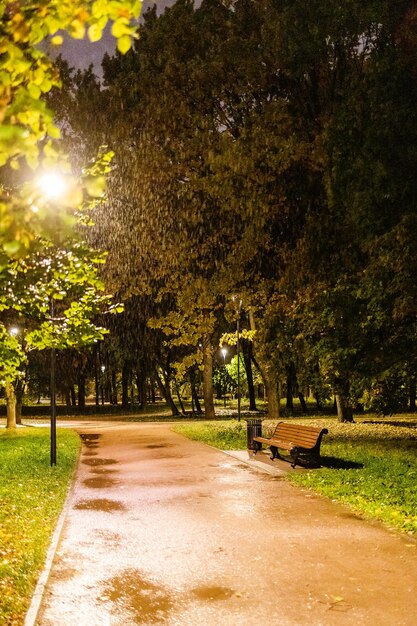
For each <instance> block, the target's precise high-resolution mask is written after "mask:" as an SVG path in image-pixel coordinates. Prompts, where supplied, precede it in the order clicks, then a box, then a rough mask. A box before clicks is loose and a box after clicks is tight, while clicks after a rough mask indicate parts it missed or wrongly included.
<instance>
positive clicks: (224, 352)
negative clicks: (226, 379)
mask: <svg viewBox="0 0 417 626" xmlns="http://www.w3.org/2000/svg"><path fill="white" fill-rule="evenodd" d="M221 353H222V355H223V367H224V371H225V373H226V354H227V348H222V349H221ZM224 408H226V393H224Z"/></svg>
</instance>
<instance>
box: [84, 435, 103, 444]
mask: <svg viewBox="0 0 417 626" xmlns="http://www.w3.org/2000/svg"><path fill="white" fill-rule="evenodd" d="M80 437H81V439H82V440H83V441H84V443H88V442H92V441H98V439H100V437H101V435H100V434H96V433H81V435H80Z"/></svg>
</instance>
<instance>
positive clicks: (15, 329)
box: [9, 326, 19, 337]
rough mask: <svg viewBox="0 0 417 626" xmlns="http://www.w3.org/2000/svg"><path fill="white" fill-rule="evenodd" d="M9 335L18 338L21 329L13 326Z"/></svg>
mask: <svg viewBox="0 0 417 626" xmlns="http://www.w3.org/2000/svg"><path fill="white" fill-rule="evenodd" d="M9 334H10V335H11V336H12V337H16V335H18V334H19V329H18V327H17V326H12V328H11V329H10V330H9Z"/></svg>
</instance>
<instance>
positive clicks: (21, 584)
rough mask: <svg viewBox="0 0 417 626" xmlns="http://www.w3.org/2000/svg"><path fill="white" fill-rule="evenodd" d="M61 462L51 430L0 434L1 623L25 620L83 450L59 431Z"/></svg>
mask: <svg viewBox="0 0 417 626" xmlns="http://www.w3.org/2000/svg"><path fill="white" fill-rule="evenodd" d="M57 435H58V437H57V444H58V449H57V451H58V458H59V463H58V465H57V466H56V467H54V468H51V467H50V465H49V430H48V429H43V428H25V429H23V428H22V429H19V430H18V431H17V432H13V433H12V434H9V433H8V432H7V431H4V430H3V432H1V433H0V500H1V503H2V506H1V508H0V556H1V558H0V588H1V593H0V621H1V623H3V624H21V623H23V621H24V616H25V613H26V611H27V609H28V607H29V603H30V600H31V597H32V594H33V590H34V588H35V585H36V582H37V579H38V576H39V573H40V571H41V570H42V567H43V564H44V560H45V555H46V551H47V549H48V546H49V543H50V540H51V536H52V533H53V530H54V528H55V525H56V522H57V518H58V516H59V514H60V512H61V509H62V506H63V503H64V501H65V498H66V495H67V490H68V486H69V483H70V480H71V478H72V475H73V472H74V468H75V464H76V460H77V457H78V453H79V449H80V440H79V437H78V435H77V434H76V433H74V432H73V431H69V430H61V429H58V432H57Z"/></svg>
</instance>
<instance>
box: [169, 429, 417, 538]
mask: <svg viewBox="0 0 417 626" xmlns="http://www.w3.org/2000/svg"><path fill="white" fill-rule="evenodd" d="M291 421H294V422H296V423H305V424H310V425H316V426H320V427H321V428H328V430H329V434H328V435H326V436H325V437H324V438H323V440H322V445H321V453H322V467H320V468H317V469H312V470H306V471H304V472H296V473H295V472H294V473H288V475H287V477H288V480H290V481H292V482H294V483H296V484H298V485H300V486H303V487H307V488H309V489H312V490H314V491H315V492H317V493H320V494H321V495H324V496H326V497H328V498H331V499H333V500H337V501H339V502H343V503H344V504H347V505H348V506H349V507H351V508H352V509H353V510H354V511H355V512H357V513H360V514H362V515H363V516H365V517H368V518H372V519H378V520H380V521H382V522H384V523H385V524H387V525H388V526H390V527H392V528H395V529H397V530H400V531H402V532H406V533H410V534H415V533H417V490H416V489H415V482H416V478H417V420H416V419H415V418H407V417H404V416H401V417H400V418H398V419H395V418H388V419H377V418H375V417H369V416H367V417H363V418H359V419H358V420H357V422H356V423H355V424H340V423H338V422H337V421H336V420H335V419H331V418H320V419H296V420H291ZM274 425H275V423H272V422H269V421H264V422H263V433H264V436H265V435H266V436H268V433H269V432H271V430H272V428H273V426H274ZM173 430H175V431H176V432H178V433H181V434H183V435H185V436H187V437H189V438H190V439H195V440H199V441H203V442H205V443H207V444H209V445H212V446H215V447H218V448H220V449H222V450H232V449H235V450H237V449H245V448H246V423H245V422H240V423H239V422H236V421H234V422H223V423H221V422H216V423H210V422H204V423H201V424H190V425H185V424H183V425H175V426H174V427H173Z"/></svg>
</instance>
